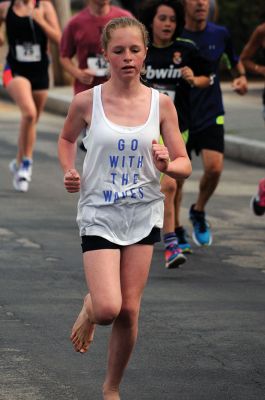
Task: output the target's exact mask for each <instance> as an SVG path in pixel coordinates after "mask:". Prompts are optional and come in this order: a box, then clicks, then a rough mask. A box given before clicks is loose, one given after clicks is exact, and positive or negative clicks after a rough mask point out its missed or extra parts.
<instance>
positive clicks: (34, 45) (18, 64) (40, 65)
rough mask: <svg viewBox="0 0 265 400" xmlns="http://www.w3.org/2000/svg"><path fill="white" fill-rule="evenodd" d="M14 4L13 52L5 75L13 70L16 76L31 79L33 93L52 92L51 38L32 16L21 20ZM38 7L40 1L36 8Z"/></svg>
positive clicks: (10, 15)
mask: <svg viewBox="0 0 265 400" xmlns="http://www.w3.org/2000/svg"><path fill="white" fill-rule="evenodd" d="M12 3H14V1H13V2H12ZM12 3H11V5H10V7H9V9H8V12H7V16H6V34H7V39H8V44H9V51H8V54H7V65H6V66H5V71H6V70H8V69H9V68H10V70H11V72H12V76H18V75H20V76H24V77H26V78H27V79H29V81H30V82H31V86H32V89H33V90H40V89H48V87H49V77H48V64H49V62H48V55H47V44H48V38H47V36H46V34H45V32H44V31H43V29H42V28H41V27H40V26H39V25H38V24H37V23H36V22H35V21H34V20H33V19H32V17H31V16H25V17H20V16H18V15H17V14H16V13H15V12H14V10H13V5H12ZM38 6H39V0H38V1H36V4H35V7H38ZM14 27H16V29H14Z"/></svg>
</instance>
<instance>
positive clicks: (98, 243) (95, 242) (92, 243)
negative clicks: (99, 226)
mask: <svg viewBox="0 0 265 400" xmlns="http://www.w3.org/2000/svg"><path fill="white" fill-rule="evenodd" d="M160 240H161V237H160V229H159V228H156V227H154V228H153V229H152V230H151V232H150V233H149V235H148V236H146V237H145V238H143V239H142V240H140V241H139V242H137V243H134V244H150V245H153V244H155V243H156V242H160ZM81 247H82V251H83V253H85V252H86V251H92V250H101V249H119V250H120V249H122V248H123V247H125V246H121V245H119V244H116V243H112V242H110V241H109V240H107V239H104V238H103V237H101V236H82V244H81Z"/></svg>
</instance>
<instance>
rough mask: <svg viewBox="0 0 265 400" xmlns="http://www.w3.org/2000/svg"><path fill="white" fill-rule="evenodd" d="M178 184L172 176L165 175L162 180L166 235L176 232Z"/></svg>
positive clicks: (164, 229)
mask: <svg viewBox="0 0 265 400" xmlns="http://www.w3.org/2000/svg"><path fill="white" fill-rule="evenodd" d="M176 190H177V182H176V180H175V179H173V178H171V177H170V176H167V175H164V176H163V178H162V180H161V191H162V193H164V195H165V200H164V205H165V207H164V226H163V231H164V233H169V232H174V230H175V203H174V202H175V195H176Z"/></svg>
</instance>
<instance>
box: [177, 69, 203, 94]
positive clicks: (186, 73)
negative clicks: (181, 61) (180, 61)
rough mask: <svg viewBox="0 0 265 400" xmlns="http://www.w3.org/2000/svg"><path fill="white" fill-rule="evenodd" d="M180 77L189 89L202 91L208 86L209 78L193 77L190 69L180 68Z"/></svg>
mask: <svg viewBox="0 0 265 400" xmlns="http://www.w3.org/2000/svg"><path fill="white" fill-rule="evenodd" d="M181 76H182V78H183V79H184V80H185V81H187V82H188V83H189V84H190V86H191V87H197V88H200V89H203V88H206V87H208V86H209V85H210V77H209V76H205V75H200V76H195V75H194V72H193V70H192V69H191V68H190V67H183V68H181Z"/></svg>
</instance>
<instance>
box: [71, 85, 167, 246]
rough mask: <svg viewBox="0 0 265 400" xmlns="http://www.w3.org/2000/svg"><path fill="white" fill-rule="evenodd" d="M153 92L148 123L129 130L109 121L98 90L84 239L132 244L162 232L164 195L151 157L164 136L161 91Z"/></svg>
mask: <svg viewBox="0 0 265 400" xmlns="http://www.w3.org/2000/svg"><path fill="white" fill-rule="evenodd" d="M150 90H151V105H150V111H149V116H148V118H147V121H146V122H145V123H144V124H143V125H140V126H135V127H126V126H120V125H117V124H114V123H113V122H111V121H110V120H109V119H108V118H107V117H106V115H105V112H104V108H103V104H102V100H101V85H98V86H95V87H94V88H93V106H92V118H91V124H90V127H88V128H87V132H86V136H85V138H84V139H83V142H84V146H85V147H86V149H87V152H86V156H85V159H84V165H83V174H82V178H81V190H80V199H79V202H78V213H77V223H78V225H79V230H80V235H81V236H84V235H96V236H101V237H103V238H105V239H107V240H109V241H111V242H113V243H117V244H119V245H129V244H133V243H136V242H138V241H140V240H141V239H143V238H144V237H146V236H148V235H149V233H150V232H151V230H152V228H153V227H155V226H156V227H158V228H162V225H163V215H164V201H163V200H164V195H163V194H162V193H161V191H160V172H159V171H158V170H157V169H156V167H155V165H154V162H153V158H152V140H153V139H155V140H156V141H157V142H159V136H160V121H159V92H158V91H157V90H155V89H150Z"/></svg>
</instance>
